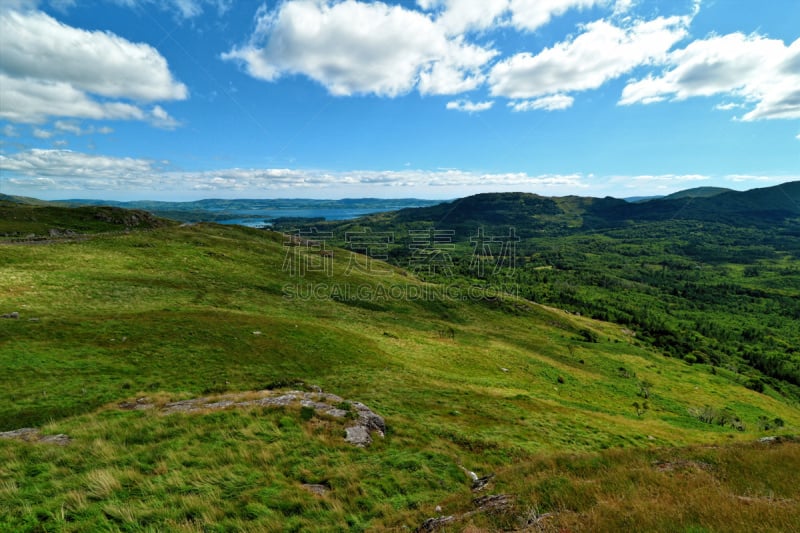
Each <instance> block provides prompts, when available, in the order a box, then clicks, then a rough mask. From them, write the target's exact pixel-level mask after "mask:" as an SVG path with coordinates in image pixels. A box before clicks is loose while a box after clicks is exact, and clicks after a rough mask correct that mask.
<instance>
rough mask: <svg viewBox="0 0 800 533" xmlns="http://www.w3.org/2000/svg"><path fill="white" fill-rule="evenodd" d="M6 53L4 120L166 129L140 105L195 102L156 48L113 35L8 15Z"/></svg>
mask: <svg viewBox="0 0 800 533" xmlns="http://www.w3.org/2000/svg"><path fill="white" fill-rule="evenodd" d="M0 50H2V51H3V53H2V54H0V87H2V90H3V98H2V99H0V119H6V120H9V121H12V122H26V123H41V122H44V121H46V120H47V119H48V118H50V117H74V118H85V119H125V120H131V119H133V120H151V121H152V122H155V123H158V122H159V121H161V122H163V119H160V118H159V117H158V116H156V115H155V114H154V113H153V111H147V110H144V109H142V108H141V107H140V104H139V102H153V101H162V100H181V99H184V98H186V97H187V89H186V86H185V85H183V84H182V83H180V82H178V81H176V80H175V79H174V78H173V76H172V74H171V73H170V71H169V68H168V65H167V61H166V60H165V59H164V57H163V56H161V54H159V53H158V51H157V50H156V49H155V48H153V47H151V46H149V45H147V44H141V43H132V42H130V41H128V40H126V39H123V38H121V37H119V36H117V35H114V34H112V33H106V32H100V31H86V30H82V29H78V28H73V27H71V26H67V25H65V24H62V23H61V22H58V21H57V20H55V19H54V18H52V17H51V16H49V15H47V14H45V13H42V12H38V11H31V10H27V11H15V10H9V9H3V10H0ZM32 57H35V58H37V59H36V61H31V59H30V58H32Z"/></svg>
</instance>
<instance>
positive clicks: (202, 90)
mask: <svg viewBox="0 0 800 533" xmlns="http://www.w3.org/2000/svg"><path fill="white" fill-rule="evenodd" d="M0 6H2V7H0V192H2V193H6V194H20V195H26V196H35V197H39V198H45V199H57V198H109V199H122V200H125V199H143V198H147V199H165V200H166V199H170V200H172V199H178V200H180V199H186V200H188V199H197V198H211V197H217V198H232V197H241V198H246V197H251V198H258V197H260V198H270V197H306V198H342V197H365V196H374V197H395V198H396V197H421V198H454V197H458V196H465V195H469V194H474V193H477V192H484V191H512V190H513V191H528V192H535V193H539V194H544V195H567V194H580V195H593V196H606V195H612V196H618V197H625V196H638V195H649V194H663V193H666V192H672V191H676V190H680V189H685V188H689V187H697V186H710V185H715V186H723V187H731V188H735V189H740V190H741V189H748V188H753V187H763V186H769V185H774V184H778V183H782V182H786V181H792V180H798V179H800V23H799V22H798V21H800V2H798V1H797V0H402V1H395V0H386V1H385V2H378V1H368V0H282V1H275V0H269V1H267V2H266V3H262V2H247V1H242V2H234V1H233V0H94V1H92V2H81V1H80V0H50V1H45V0H42V1H38V2H37V1H35V0H0Z"/></svg>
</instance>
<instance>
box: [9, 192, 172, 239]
mask: <svg viewBox="0 0 800 533" xmlns="http://www.w3.org/2000/svg"><path fill="white" fill-rule="evenodd" d="M169 224H174V222H172V221H169V220H165V219H162V218H158V217H156V216H154V215H152V214H151V213H148V212H147V211H141V210H129V209H121V208H119V207H110V206H104V207H93V206H86V207H61V206H58V205H51V204H46V205H32V204H21V203H14V202H12V201H7V200H5V201H4V200H0V236H5V237H12V238H13V237H30V236H34V237H50V236H57V235H64V234H72V233H74V234H80V233H98V232H106V231H121V230H130V229H150V228H158V227H162V226H166V225H169Z"/></svg>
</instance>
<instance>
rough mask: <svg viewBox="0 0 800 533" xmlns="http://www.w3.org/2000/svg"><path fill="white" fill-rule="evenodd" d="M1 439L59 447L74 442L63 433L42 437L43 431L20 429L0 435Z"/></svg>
mask: <svg viewBox="0 0 800 533" xmlns="http://www.w3.org/2000/svg"><path fill="white" fill-rule="evenodd" d="M0 439H15V440H22V441H25V442H42V443H44V444H57V445H59V446H66V445H67V444H69V443H70V442H72V439H70V438H69V436H67V435H64V434H63V433H59V434H58V435H42V432H41V430H39V429H38V428H20V429H15V430H13V431H4V432H2V433H0Z"/></svg>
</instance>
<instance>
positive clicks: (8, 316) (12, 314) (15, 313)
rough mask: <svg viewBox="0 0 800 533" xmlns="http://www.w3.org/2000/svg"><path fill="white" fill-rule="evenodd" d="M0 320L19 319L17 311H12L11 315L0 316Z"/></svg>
mask: <svg viewBox="0 0 800 533" xmlns="http://www.w3.org/2000/svg"><path fill="white" fill-rule="evenodd" d="M0 318H13V319H17V318H19V313H18V312H17V311H12V312H11V313H6V314H4V315H0Z"/></svg>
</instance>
